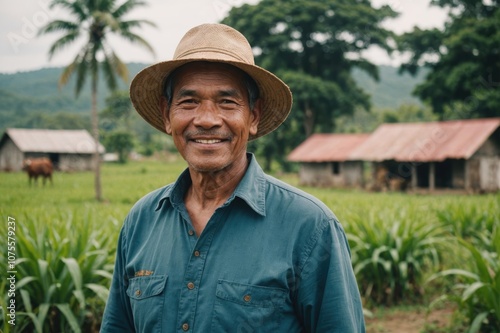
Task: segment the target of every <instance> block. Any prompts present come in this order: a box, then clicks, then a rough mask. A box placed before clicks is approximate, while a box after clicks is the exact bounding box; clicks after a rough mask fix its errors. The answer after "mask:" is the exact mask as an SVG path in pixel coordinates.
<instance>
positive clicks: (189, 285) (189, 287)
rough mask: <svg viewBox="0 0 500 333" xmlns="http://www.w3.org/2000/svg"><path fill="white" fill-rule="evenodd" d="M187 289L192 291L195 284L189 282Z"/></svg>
mask: <svg viewBox="0 0 500 333" xmlns="http://www.w3.org/2000/svg"><path fill="white" fill-rule="evenodd" d="M187 287H188V289H191V290H192V289H194V283H193V282H189V283H188V284H187Z"/></svg>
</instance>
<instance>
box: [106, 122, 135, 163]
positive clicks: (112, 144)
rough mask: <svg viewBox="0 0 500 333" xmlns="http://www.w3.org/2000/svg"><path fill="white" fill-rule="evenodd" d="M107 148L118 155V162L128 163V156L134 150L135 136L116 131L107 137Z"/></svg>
mask: <svg viewBox="0 0 500 333" xmlns="http://www.w3.org/2000/svg"><path fill="white" fill-rule="evenodd" d="M104 144H105V145H106V148H107V149H109V150H111V151H115V152H117V153H118V162H120V163H126V162H127V160H128V154H129V153H130V152H131V151H132V149H133V148H134V135H133V134H132V133H130V132H128V131H123V130H115V131H112V132H111V133H109V134H108V135H107V136H106V139H105V142H104Z"/></svg>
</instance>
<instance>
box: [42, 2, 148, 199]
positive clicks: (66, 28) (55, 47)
mask: <svg viewBox="0 0 500 333" xmlns="http://www.w3.org/2000/svg"><path fill="white" fill-rule="evenodd" d="M144 4H145V3H144V2H142V1H140V0H126V1H125V2H123V3H117V1H115V0H52V2H51V5H50V6H51V8H53V7H61V8H63V9H65V10H67V11H68V12H69V14H70V16H69V19H68V20H63V19H56V20H54V21H51V22H49V23H48V24H47V25H45V26H44V27H42V28H41V29H40V30H39V35H42V34H48V33H53V32H62V33H63V35H62V37H60V38H59V39H57V40H56V41H55V42H54V44H52V46H51V47H50V49H49V58H52V56H53V55H54V54H55V53H57V52H60V51H61V50H63V49H64V48H65V47H66V46H68V45H69V44H72V43H74V42H76V41H77V40H79V39H81V38H83V39H85V42H84V44H83V46H82V48H81V49H80V51H79V52H78V54H77V55H76V57H75V58H74V60H73V61H72V62H71V63H70V64H69V65H68V66H67V67H66V68H65V69H64V71H63V73H62V75H61V77H60V79H59V85H60V86H62V85H65V84H66V83H67V82H68V80H69V78H70V77H71V76H72V75H73V74H76V85H75V93H76V96H78V95H79V93H80V91H81V90H82V87H83V86H84V83H85V81H86V78H87V75H88V76H90V79H91V82H90V85H91V94H92V107H91V109H92V111H91V119H92V132H93V136H94V140H95V143H96V148H95V153H94V159H95V195H96V199H97V200H98V201H100V200H102V190H101V176H100V157H99V150H98V140H99V128H98V124H99V121H98V115H97V82H98V78H99V73H100V72H102V74H103V75H104V77H105V78H106V82H107V85H108V86H109V88H111V89H115V88H116V86H117V76H118V77H120V78H121V79H123V81H127V80H128V70H127V67H126V66H125V64H124V63H123V62H122V61H121V60H120V58H119V57H118V56H117V55H116V53H115V52H114V51H113V49H112V48H111V45H110V44H109V42H108V39H109V37H110V36H111V35H117V36H120V37H122V38H124V39H126V40H128V41H130V42H132V43H135V44H138V45H140V46H142V47H144V48H146V49H147V50H148V51H150V52H151V53H152V54H154V51H153V48H152V47H151V45H149V43H148V42H146V40H144V39H143V38H142V37H140V36H139V35H137V34H135V33H134V32H133V29H134V28H138V27H140V26H141V25H143V24H149V25H151V26H154V24H153V23H152V22H150V21H147V20H134V19H130V20H127V19H125V16H126V15H127V14H128V13H130V11H131V10H132V9H134V8H136V7H138V6H142V5H144Z"/></svg>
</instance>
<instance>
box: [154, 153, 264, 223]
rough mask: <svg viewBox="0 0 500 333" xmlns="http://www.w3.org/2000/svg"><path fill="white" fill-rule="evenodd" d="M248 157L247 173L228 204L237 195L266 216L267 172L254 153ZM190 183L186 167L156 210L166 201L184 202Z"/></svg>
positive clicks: (172, 202) (159, 202)
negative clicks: (265, 172)
mask: <svg viewBox="0 0 500 333" xmlns="http://www.w3.org/2000/svg"><path fill="white" fill-rule="evenodd" d="M247 159H248V161H249V163H248V168H247V170H246V172H245V175H244V176H243V178H242V179H241V181H240V183H239V184H238V186H237V187H236V189H235V190H234V192H233V194H232V195H231V196H230V197H229V199H228V200H227V202H226V205H227V204H229V203H230V202H232V201H233V200H234V198H235V197H238V198H240V199H242V200H243V201H244V202H245V203H246V204H247V205H248V206H249V207H250V208H252V210H254V211H255V212H256V213H257V214H259V215H262V216H266V200H265V188H266V179H265V174H264V171H263V170H262V168H261V167H260V165H259V163H258V162H257V159H256V158H255V156H254V155H253V154H252V153H247ZM190 185H191V177H190V176H189V169H186V170H184V171H183V172H182V173H181V174H180V176H179V178H177V181H176V182H175V183H173V185H172V186H167V187H166V188H165V191H164V193H163V194H162V195H161V196H160V199H159V201H158V205H157V206H156V209H155V210H159V209H161V207H162V206H163V204H164V203H165V202H169V203H170V204H171V205H172V206H174V207H175V206H178V205H180V204H183V201H184V194H185V193H186V191H187V189H188V188H189V186H190Z"/></svg>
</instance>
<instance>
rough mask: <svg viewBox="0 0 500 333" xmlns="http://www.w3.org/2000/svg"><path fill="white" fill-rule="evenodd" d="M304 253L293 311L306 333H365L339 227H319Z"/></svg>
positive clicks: (354, 281)
mask: <svg viewBox="0 0 500 333" xmlns="http://www.w3.org/2000/svg"><path fill="white" fill-rule="evenodd" d="M310 244H311V246H310V248H309V249H306V250H305V254H304V255H305V259H304V261H303V265H302V267H301V270H300V281H299V284H298V288H297V289H298V290H297V293H296V299H297V302H296V303H295V306H296V311H297V313H298V315H299V317H300V320H301V321H302V324H303V325H304V327H305V330H306V331H307V332H342V333H345V332H352V333H358V332H365V322H364V317H363V306H362V303H361V297H360V294H359V289H358V286H357V283H356V278H355V276H354V273H353V270H352V265H351V256H350V250H349V244H348V242H347V238H346V236H345V233H344V231H343V229H342V226H341V225H340V223H338V222H337V221H336V220H331V221H328V223H324V224H322V225H321V226H320V227H319V230H318V231H317V232H316V234H315V235H314V236H313V239H312V240H311V242H310Z"/></svg>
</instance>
